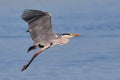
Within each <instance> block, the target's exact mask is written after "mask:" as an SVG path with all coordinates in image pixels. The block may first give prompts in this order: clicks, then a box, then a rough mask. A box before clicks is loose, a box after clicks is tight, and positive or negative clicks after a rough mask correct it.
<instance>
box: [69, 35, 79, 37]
mask: <svg viewBox="0 0 120 80" xmlns="http://www.w3.org/2000/svg"><path fill="white" fill-rule="evenodd" d="M71 36H72V37H75V36H80V34H71Z"/></svg>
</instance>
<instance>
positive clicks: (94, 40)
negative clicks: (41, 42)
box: [0, 0, 120, 80]
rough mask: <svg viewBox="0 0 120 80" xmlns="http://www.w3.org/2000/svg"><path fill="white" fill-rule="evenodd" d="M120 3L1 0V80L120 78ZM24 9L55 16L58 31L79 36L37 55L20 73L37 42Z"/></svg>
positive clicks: (67, 0)
mask: <svg viewBox="0 0 120 80" xmlns="http://www.w3.org/2000/svg"><path fill="white" fill-rule="evenodd" d="M119 7H120V1H119V0H99V1H98V0H84V1H82V0H59V1H58V0H19V1H17V0H11V1H8V0H1V1H0V9H1V12H0V52H1V53H0V80H120V9H119ZM24 9H38V10H43V11H48V12H51V13H52V23H53V27H54V31H55V32H59V33H64V32H69V33H80V34H81V36H80V37H76V38H74V39H71V41H70V43H69V44H67V45H64V46H55V47H53V48H51V49H48V50H46V51H45V52H43V53H42V54H41V55H39V56H38V57H37V58H36V59H35V60H34V62H33V63H32V64H31V65H30V67H29V68H28V69H27V70H26V71H24V72H21V71H20V70H21V68H22V66H23V65H24V64H26V63H27V62H28V61H29V59H30V58H31V57H32V55H33V54H34V53H35V52H36V51H37V50H39V49H37V50H35V51H31V52H30V53H27V49H28V47H29V46H31V45H32V44H33V41H32V40H31V38H30V35H29V34H28V33H26V32H25V31H26V30H27V28H28V25H27V24H26V23H25V22H24V21H23V20H22V19H21V17H20V15H21V13H22V11H23V10H24Z"/></svg>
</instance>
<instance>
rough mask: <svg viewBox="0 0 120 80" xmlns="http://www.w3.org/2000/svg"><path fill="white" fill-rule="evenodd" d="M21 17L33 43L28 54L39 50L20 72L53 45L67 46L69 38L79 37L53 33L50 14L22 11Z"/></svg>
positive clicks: (38, 11) (37, 11)
mask: <svg viewBox="0 0 120 80" xmlns="http://www.w3.org/2000/svg"><path fill="white" fill-rule="evenodd" d="M21 17H22V19H23V20H24V21H25V22H27V23H28V25H29V28H28V30H27V32H29V33H30V35H31V38H32V40H33V41H34V44H33V45H32V46H30V47H29V49H28V52H29V51H31V50H33V49H37V48H41V49H40V50H39V51H37V52H36V53H35V54H34V55H33V56H32V58H31V60H30V61H29V62H28V63H27V64H26V65H24V66H23V67H22V69H21V71H24V70H26V69H27V68H28V67H29V65H30V64H31V63H32V61H33V60H34V59H35V57H37V56H38V55H39V54H40V53H42V52H43V51H44V50H46V49H48V48H50V47H52V46H55V45H64V44H67V43H68V42H69V39H70V38H72V37H75V36H80V34H70V33H63V34H58V33H54V32H53V29H52V23H51V14H50V13H48V12H44V11H40V10H24V11H23V13H22V15H21Z"/></svg>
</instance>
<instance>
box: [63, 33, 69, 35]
mask: <svg viewBox="0 0 120 80" xmlns="http://www.w3.org/2000/svg"><path fill="white" fill-rule="evenodd" d="M62 35H70V33H63V34H62Z"/></svg>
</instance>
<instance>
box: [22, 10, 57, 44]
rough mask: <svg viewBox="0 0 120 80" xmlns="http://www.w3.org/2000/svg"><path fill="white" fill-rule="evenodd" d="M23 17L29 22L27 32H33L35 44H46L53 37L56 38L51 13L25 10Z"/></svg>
mask: <svg viewBox="0 0 120 80" xmlns="http://www.w3.org/2000/svg"><path fill="white" fill-rule="evenodd" d="M21 17H22V19H23V20H24V21H26V22H27V23H28V24H29V29H28V30H27V32H29V33H30V34H31V37H32V40H33V41H34V42H35V44H41V45H46V44H47V43H48V42H50V40H51V39H54V38H56V37H55V34H54V32H53V30H52V24H51V16H50V15H49V13H47V12H43V11H38V10H25V11H24V13H23V14H22V16H21ZM43 41H44V42H43ZM46 42H47V43H46Z"/></svg>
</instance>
